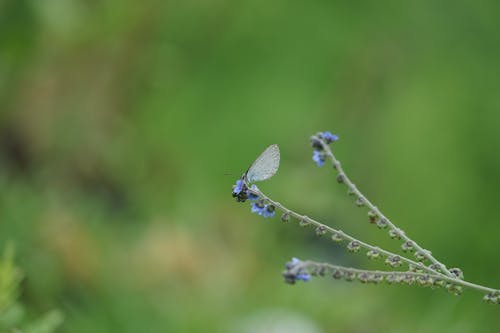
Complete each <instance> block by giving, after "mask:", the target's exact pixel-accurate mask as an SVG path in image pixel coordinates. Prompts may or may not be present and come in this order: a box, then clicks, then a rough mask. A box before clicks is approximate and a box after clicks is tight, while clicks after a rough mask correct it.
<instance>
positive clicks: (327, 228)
mask: <svg viewBox="0 0 500 333" xmlns="http://www.w3.org/2000/svg"><path fill="white" fill-rule="evenodd" d="M248 191H249V192H251V193H253V194H255V195H257V196H259V197H260V198H262V199H264V200H265V201H267V202H269V203H271V204H272V205H274V206H275V207H276V208H277V209H279V210H281V211H283V212H285V213H288V214H289V215H290V216H292V217H295V218H296V219H298V220H305V221H307V222H308V223H310V224H312V225H314V226H316V227H319V228H323V229H324V230H325V231H327V232H330V233H331V234H338V235H340V236H341V237H342V238H344V239H346V240H348V241H356V242H358V243H359V245H360V246H361V247H362V248H365V249H367V250H373V251H378V252H379V253H380V254H383V255H386V256H388V257H399V258H401V261H404V262H406V263H408V264H410V265H413V266H415V267H417V268H420V269H422V270H425V271H426V272H429V273H431V274H437V275H439V276H442V277H445V276H446V275H444V274H442V273H440V272H437V271H435V270H433V269H431V268H429V267H427V266H425V265H424V264H422V263H420V262H416V261H413V260H411V259H408V258H406V257H404V256H400V255H399V254H395V253H392V252H389V251H386V250H384V249H381V248H379V247H376V246H372V245H370V244H368V243H365V242H363V241H360V240H359V239H357V238H355V237H353V236H351V235H349V234H346V233H345V232H343V231H342V230H337V229H334V228H332V227H330V226H328V225H326V224H323V223H321V222H318V221H316V220H314V219H312V218H310V217H308V216H305V215H301V214H299V213H296V212H294V211H293V210H291V209H288V208H286V207H285V206H283V205H282V204H281V203H279V202H276V201H274V200H272V199H271V198H269V197H268V196H266V195H265V194H264V193H262V192H261V191H260V190H259V189H256V188H253V189H251V188H249V189H248Z"/></svg>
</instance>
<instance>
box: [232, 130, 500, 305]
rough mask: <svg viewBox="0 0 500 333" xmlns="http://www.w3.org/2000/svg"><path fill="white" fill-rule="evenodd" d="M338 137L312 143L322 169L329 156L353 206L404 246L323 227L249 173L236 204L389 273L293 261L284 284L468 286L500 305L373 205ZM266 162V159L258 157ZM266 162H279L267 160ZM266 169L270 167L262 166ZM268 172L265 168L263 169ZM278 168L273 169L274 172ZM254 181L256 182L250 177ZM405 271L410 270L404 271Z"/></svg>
mask: <svg viewBox="0 0 500 333" xmlns="http://www.w3.org/2000/svg"><path fill="white" fill-rule="evenodd" d="M337 140H338V136H337V135H334V134H332V133H330V132H320V133H317V134H316V135H313V136H312V137H311V144H312V147H313V149H314V153H313V160H314V162H316V164H317V165H318V166H320V167H321V166H323V165H324V164H325V162H326V159H327V158H328V159H329V160H331V162H332V164H333V167H334V170H335V171H336V173H337V178H336V179H337V182H338V183H339V184H342V185H343V186H346V187H347V189H348V191H347V193H348V194H349V195H350V196H353V197H354V198H355V204H356V205H357V206H359V207H365V209H366V210H367V211H368V220H369V222H370V224H372V225H375V226H377V227H378V228H379V229H388V236H389V237H390V238H392V239H394V240H396V241H398V242H400V251H401V252H403V253H402V254H401V253H400V254H397V253H394V252H392V251H388V250H386V249H383V248H379V247H376V246H373V245H371V244H369V243H366V242H363V241H361V240H359V239H357V238H356V237H354V236H352V235H350V234H348V233H346V232H344V231H341V230H338V229H335V228H333V227H330V226H328V225H326V224H323V223H321V222H319V221H317V220H315V219H312V218H310V217H308V216H306V215H303V214H300V213H297V212H294V211H293V210H291V209H289V208H287V207H285V206H284V205H282V204H280V203H279V202H277V201H274V200H273V199H271V198H270V197H268V196H266V195H265V194H264V193H262V192H261V191H260V190H259V189H258V188H257V187H256V186H255V185H252V186H251V187H250V185H248V184H247V181H248V179H247V177H246V174H245V175H244V176H243V177H242V178H241V179H239V180H238V181H237V182H236V184H235V185H234V186H233V192H232V194H233V197H235V198H236V200H237V201H238V202H245V201H246V200H251V201H252V203H251V211H252V212H254V213H257V214H259V215H262V216H264V217H273V216H274V215H275V214H276V211H279V212H281V214H282V215H281V220H282V221H283V222H290V221H292V219H293V221H297V222H298V225H299V226H302V227H305V228H306V229H308V228H307V227H310V226H311V227H313V228H314V230H315V233H316V235H317V236H323V235H329V237H330V238H331V240H332V241H334V242H336V243H340V244H342V243H343V244H344V245H345V247H346V249H347V251H349V252H352V253H356V252H360V251H363V252H365V251H366V252H365V253H366V256H367V257H368V258H369V259H372V260H376V259H379V260H380V261H382V262H384V263H385V264H386V265H387V266H388V267H389V268H388V270H384V271H379V270H364V269H355V268H347V267H343V266H339V265H332V264H328V263H317V262H313V261H301V260H299V259H297V258H292V260H291V261H290V262H288V263H287V264H286V266H285V271H283V277H284V279H285V282H287V283H290V284H295V283H296V281H310V280H311V278H312V277H313V276H326V275H330V276H331V277H333V278H334V279H343V280H345V281H360V282H362V283H375V284H378V283H380V282H383V281H385V282H386V283H388V284H409V285H410V284H415V285H419V286H422V287H432V288H443V289H445V290H447V291H448V292H450V293H452V294H455V295H460V294H461V293H462V290H463V288H464V287H468V288H472V289H476V290H478V291H481V292H483V293H484V294H483V295H484V298H483V300H484V301H485V302H488V303H491V304H500V290H497V289H493V288H489V287H485V286H481V285H477V284H474V283H470V282H467V281H465V280H464V274H463V272H462V270H460V269H459V268H451V269H448V268H447V267H446V266H445V265H444V264H443V263H441V262H439V261H438V260H437V259H436V258H435V257H434V256H433V255H432V252H431V251H429V250H426V249H424V248H422V247H421V246H420V245H418V243H417V242H415V241H414V240H412V239H410V238H409V237H408V236H407V235H406V233H405V232H404V231H403V230H401V229H399V228H398V227H396V225H395V224H393V223H392V222H391V221H390V220H389V219H388V218H387V217H386V216H385V215H383V214H382V213H381V211H380V210H379V209H378V208H377V207H376V206H375V205H373V204H372V203H371V202H370V200H368V198H367V197H366V196H364V195H363V194H362V193H361V192H360V191H359V189H358V188H357V187H356V186H355V185H354V183H353V182H352V181H351V180H350V179H349V178H348V177H347V175H346V173H345V172H344V170H343V168H342V166H341V164H340V161H338V160H337V159H336V157H335V155H334V153H333V152H332V150H331V149H330V146H329V144H330V143H332V142H334V141H337ZM258 161H262V159H258ZM265 162H273V163H274V162H276V161H275V160H272V159H271V160H268V161H265ZM263 166H266V167H267V165H266V164H265V163H264V165H263ZM263 170H264V169H263ZM275 172H276V170H274V169H273V172H272V174H274V173H275ZM250 179H253V178H251V177H250ZM265 179H268V177H267V178H266V177H262V178H261V179H259V178H258V177H257V179H253V180H254V181H260V180H265ZM400 267H402V268H403V269H404V268H405V267H406V269H407V270H406V271H403V270H400V269H399V268H400Z"/></svg>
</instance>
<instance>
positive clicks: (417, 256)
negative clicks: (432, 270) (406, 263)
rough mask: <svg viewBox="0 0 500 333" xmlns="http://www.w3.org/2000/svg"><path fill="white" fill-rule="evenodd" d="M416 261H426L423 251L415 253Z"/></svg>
mask: <svg viewBox="0 0 500 333" xmlns="http://www.w3.org/2000/svg"><path fill="white" fill-rule="evenodd" d="M415 259H417V260H418V261H424V260H425V254H424V253H423V252H422V251H417V252H415Z"/></svg>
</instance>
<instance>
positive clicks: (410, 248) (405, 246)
mask: <svg viewBox="0 0 500 333" xmlns="http://www.w3.org/2000/svg"><path fill="white" fill-rule="evenodd" d="M401 249H402V250H403V252H408V251H413V242H412V241H407V242H404V243H403V244H402V245H401Z"/></svg>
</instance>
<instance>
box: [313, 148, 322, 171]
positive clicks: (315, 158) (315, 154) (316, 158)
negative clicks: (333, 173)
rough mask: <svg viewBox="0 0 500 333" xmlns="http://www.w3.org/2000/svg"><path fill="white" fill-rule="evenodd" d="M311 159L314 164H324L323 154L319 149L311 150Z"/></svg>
mask: <svg viewBox="0 0 500 333" xmlns="http://www.w3.org/2000/svg"><path fill="white" fill-rule="evenodd" d="M312 159H313V161H314V162H316V164H317V165H318V166H319V167H322V166H323V165H324V164H325V155H324V154H323V153H322V152H320V151H317V150H315V151H314V152H313V157H312Z"/></svg>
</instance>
